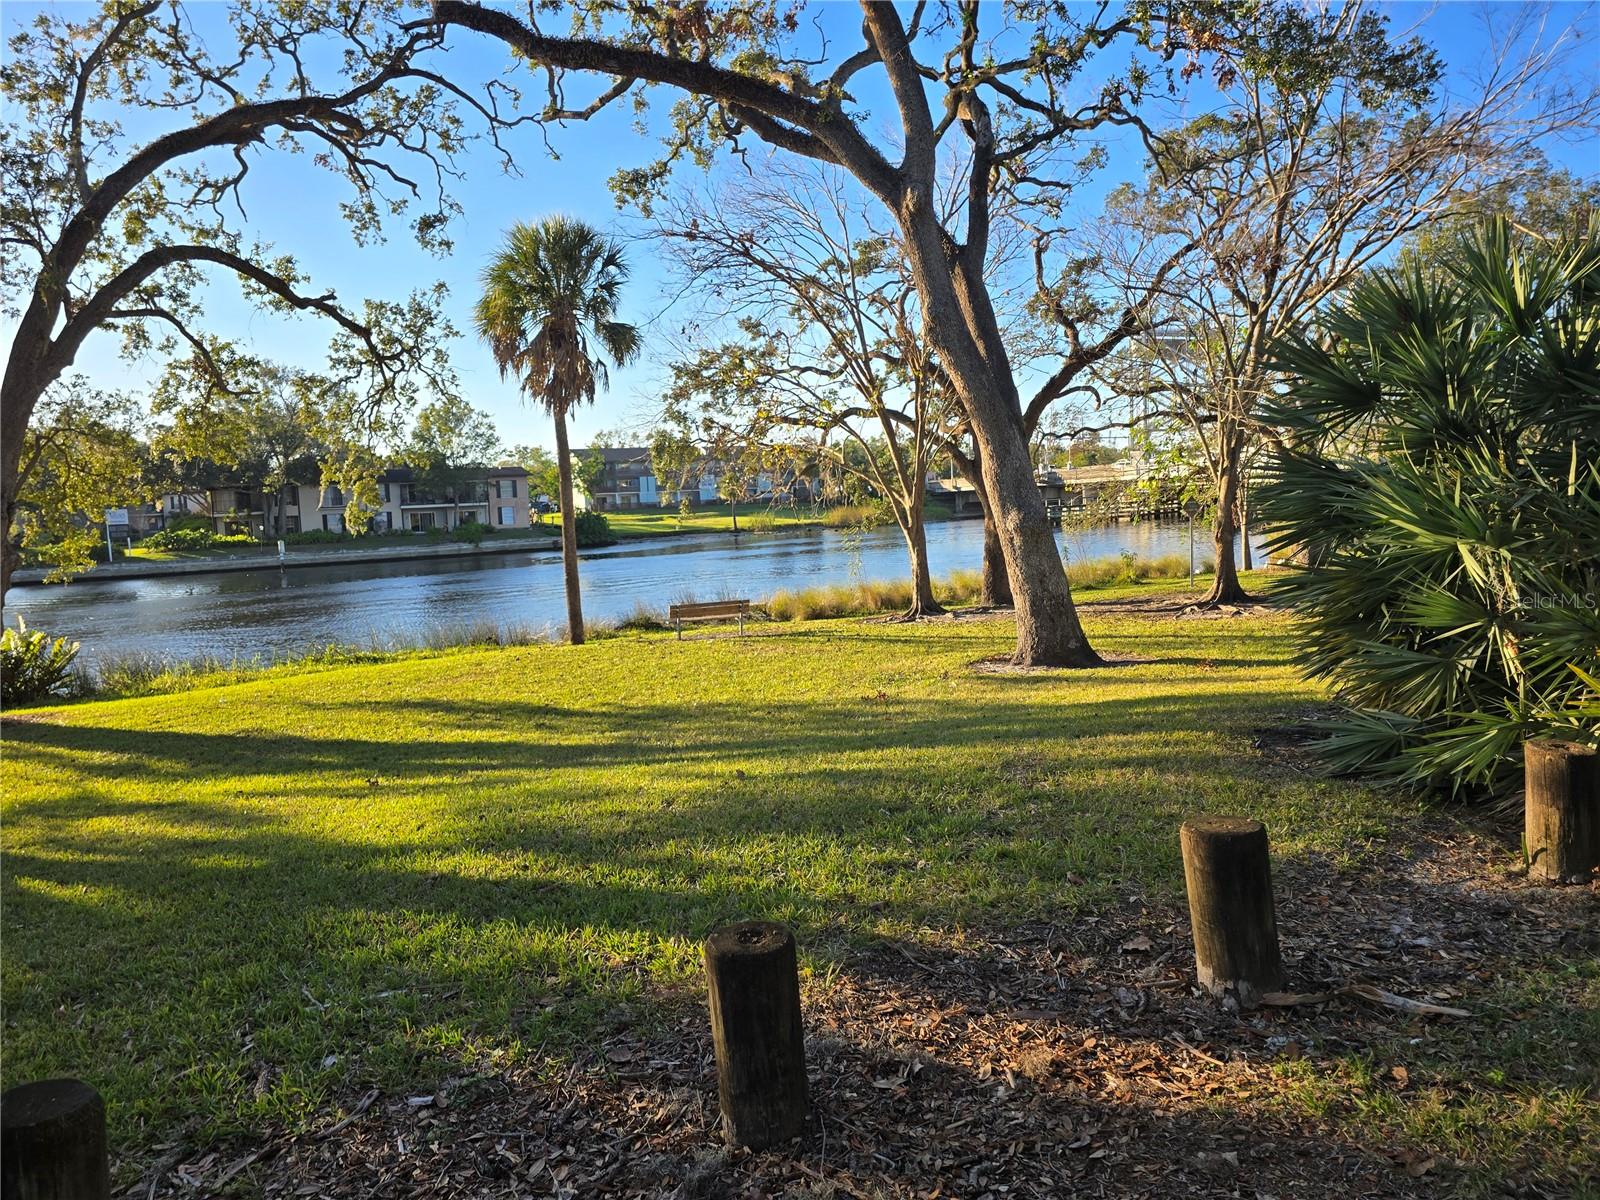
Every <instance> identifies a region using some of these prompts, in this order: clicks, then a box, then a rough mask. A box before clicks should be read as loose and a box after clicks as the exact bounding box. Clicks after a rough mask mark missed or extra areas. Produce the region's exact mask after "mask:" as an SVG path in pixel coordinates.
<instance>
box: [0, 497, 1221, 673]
mask: <svg viewBox="0 0 1600 1200" xmlns="http://www.w3.org/2000/svg"><path fill="white" fill-rule="evenodd" d="M1058 537H1059V538H1060V541H1061V544H1062V549H1063V550H1064V551H1065V553H1066V555H1067V557H1068V560H1069V561H1089V560H1092V559H1097V558H1107V557H1111V558H1114V557H1116V556H1117V555H1119V554H1121V553H1123V552H1124V551H1129V552H1132V553H1134V554H1136V555H1138V556H1139V557H1141V558H1155V557H1158V556H1160V555H1163V554H1185V555H1186V554H1187V553H1188V546H1189V541H1188V527H1187V525H1186V524H1183V523H1177V524H1166V523H1159V522H1149V521H1147V522H1140V523H1137V524H1132V523H1118V524H1115V525H1109V526H1104V527H1100V528H1094V529H1071V530H1065V531H1063V532H1061V533H1060V534H1059V535H1058ZM1195 537H1196V555H1197V558H1198V561H1199V562H1200V563H1201V564H1204V563H1205V561H1206V555H1207V553H1208V551H1209V546H1208V544H1207V541H1208V539H1207V538H1206V536H1205V532H1204V531H1203V530H1200V529H1196V532H1195ZM982 553H983V524H982V522H980V521H942V522H934V523H931V524H930V525H929V526H928V556H929V562H930V564H931V566H932V570H933V574H934V577H935V578H938V577H940V576H943V575H947V574H949V573H950V572H952V571H956V570H975V569H977V567H978V565H979V562H980V560H981V558H982ZM581 559H582V561H581V564H580V576H581V578H582V581H583V608H584V615H585V617H587V618H589V619H591V620H597V619H598V620H603V619H606V618H615V617H621V616H625V615H626V614H627V613H629V612H631V611H633V609H634V607H635V605H637V604H640V603H643V604H646V605H650V606H652V607H656V608H662V609H664V608H665V607H666V605H667V604H669V603H671V602H673V601H675V600H684V599H690V598H698V599H701V600H714V599H718V598H721V597H732V596H737V597H748V598H750V599H752V600H760V599H762V598H764V597H766V596H768V595H770V594H772V593H773V592H775V591H778V590H779V589H781V588H790V589H795V588H803V587H810V586H813V585H816V584H832V583H848V582H853V581H860V580H876V579H902V578H904V577H905V576H906V574H907V567H906V557H905V543H904V541H903V540H902V539H901V537H900V534H899V531H898V530H897V529H895V528H894V527H893V526H890V527H888V528H879V529H873V530H868V531H866V532H864V533H863V532H859V531H858V532H854V533H851V532H844V531H839V530H832V529H801V530H793V531H779V532H772V533H759V534H750V533H746V534H741V535H740V536H738V537H737V538H735V537H734V536H732V535H731V534H706V535H700V536H694V537H689V536H684V537H682V538H661V539H652V540H649V541H643V542H631V543H626V544H623V545H620V546H613V547H608V548H606V549H601V550H588V551H584V552H583V554H582V555H581ZM564 595H565V594H564V591H563V588H562V580H561V556H560V555H559V554H558V553H551V552H549V551H538V552H531V551H530V552H527V553H516V554H496V555H486V556H483V557H478V558H461V559H444V560H414V561H402V562H388V563H364V564H354V563H353V564H351V565H349V566H325V567H307V568H302V569H296V570H289V571H278V570H267V571H237V572H224V573H219V574H215V575H177V576H169V577H166V578H157V579H126V580H117V581H112V582H104V583H88V582H79V583H75V584H68V585H66V586H61V585H59V584H56V585H32V586H25V587H14V588H12V589H11V591H10V592H9V593H8V594H7V596H6V620H7V622H8V623H12V622H13V621H14V616H15V614H16V613H21V614H22V617H23V619H24V620H25V621H26V622H27V624H28V625H29V627H31V628H35V629H42V630H44V631H46V632H47V633H49V634H51V635H52V636H55V635H65V636H67V637H70V638H73V639H75V640H77V641H79V642H81V643H82V644H83V650H82V656H81V657H82V660H83V661H86V662H89V663H92V662H94V661H95V660H96V659H99V658H102V657H107V656H109V657H112V658H117V657H122V656H125V655H131V654H141V655H143V654H154V655H160V656H162V657H166V658H170V659H190V658H199V657H203V656H210V657H215V658H218V659H221V660H223V661H231V660H233V659H241V660H249V659H253V658H257V657H259V658H262V659H273V658H276V657H281V656H283V655H287V654H294V653H298V652H302V651H304V650H307V649H310V648H313V647H318V646H326V645H328V644H330V643H339V644H341V645H356V646H366V645H369V644H373V643H378V644H401V645H409V644H415V643H418V642H421V641H423V640H425V639H426V637H427V635H428V633H429V632H430V631H432V630H440V629H449V628H451V627H459V626H463V625H472V624H478V623H480V622H490V621H492V622H494V623H496V624H497V625H499V626H500V627H501V628H506V627H516V626H521V627H525V628H529V629H532V630H535V631H543V632H549V633H554V632H555V631H556V630H557V629H558V628H559V626H560V625H561V624H562V623H563V622H564V620H565V612H566V603H565V599H564Z"/></svg>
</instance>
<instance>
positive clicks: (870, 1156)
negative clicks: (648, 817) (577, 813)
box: [130, 828, 1600, 1200]
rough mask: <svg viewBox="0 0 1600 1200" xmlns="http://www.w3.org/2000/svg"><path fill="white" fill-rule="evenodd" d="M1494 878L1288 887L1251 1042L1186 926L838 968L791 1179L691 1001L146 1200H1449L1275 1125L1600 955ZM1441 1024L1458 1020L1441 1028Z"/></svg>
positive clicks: (1454, 853)
mask: <svg viewBox="0 0 1600 1200" xmlns="http://www.w3.org/2000/svg"><path fill="white" fill-rule="evenodd" d="M1503 855H1504V851H1503V848H1501V847H1499V846H1496V845H1495V844H1494V843H1493V842H1491V841H1489V840H1486V839H1484V838H1482V837H1480V836H1477V835H1474V834H1471V833H1468V832H1465V831H1462V830H1459V829H1451V830H1443V829H1442V828H1441V829H1435V830H1434V831H1432V832H1428V831H1423V832H1421V833H1419V834H1417V835H1416V837H1415V839H1414V841H1413V842H1412V843H1411V844H1409V845H1405V846H1395V847H1392V848H1391V849H1389V850H1387V851H1385V852H1383V853H1381V854H1380V855H1379V856H1378V861H1376V862H1365V863H1363V864H1362V866H1361V869H1360V870H1359V871H1355V872H1349V873H1344V872H1341V871H1339V870H1338V869H1337V868H1336V867H1335V866H1334V865H1332V864H1331V863H1329V862H1327V861H1321V860H1308V861H1298V862H1288V863H1281V864H1279V865H1278V867H1277V892H1278V896H1279V923H1280V927H1281V931H1282V937H1283V945H1284V954H1285V959H1286V962H1287V964H1288V966H1289V974H1290V978H1291V982H1292V983H1293V985H1294V986H1295V987H1296V988H1299V989H1303V990H1302V991H1301V992H1300V993H1299V995H1298V996H1296V997H1293V998H1292V999H1293V1000H1294V1003H1286V1004H1285V1006H1284V1007H1269V1008H1264V1009H1262V1010H1261V1011H1259V1012H1255V1013H1238V1012H1233V1011H1229V1010H1227V1009H1226V1008H1224V1007H1222V1006H1219V1005H1218V1004H1216V1003H1213V1002H1212V1001H1210V1000H1208V999H1206V998H1205V997H1203V996H1201V995H1199V994H1198V993H1197V992H1196V989H1195V987H1194V977H1193V969H1192V959H1191V956H1190V951H1189V944H1188V927H1187V923H1186V921H1185V920H1184V914H1183V909H1182V906H1181V902H1179V903H1177V904H1174V903H1170V902H1164V903H1161V904H1152V903H1146V902H1145V901H1144V900H1143V899H1142V898H1141V897H1138V896H1130V897H1126V903H1124V904H1123V905H1122V906H1120V907H1119V908H1117V909H1116V910H1115V911H1111V912H1103V913H1101V914H1098V915H1091V916H1088V917H1086V918H1082V919H1079V920H1076V921H1074V922H1073V923H1071V924H1070V925H1065V924H1063V925H1033V926H1028V927H1025V928H1017V929H1010V930H1005V931H989V932H987V933H978V932H973V931H970V930H969V931H964V932H961V933H953V932H949V931H944V932H936V931H927V932H926V933H925V934H924V936H923V937H921V938H919V939H917V940H916V941H915V942H911V943H900V942H896V943H883V944H879V945H877V946H875V947H872V948H869V949H868V950H866V951H860V950H857V951H854V952H848V953H845V952H841V954H842V967H841V970H840V971H839V972H838V973H837V974H836V975H832V976H830V978H829V979H828V980H827V981H824V980H822V979H820V978H817V979H813V980H811V981H810V982H809V983H808V985H807V988H806V994H805V1004H806V1019H807V1022H808V1059H809V1064H810V1069H811V1078H812V1099H813V1102H814V1108H815V1119H814V1121H813V1125H812V1130H811V1132H810V1134H809V1135H808V1136H807V1137H806V1138H804V1139H803V1140H802V1141H800V1142H799V1143H796V1144H795V1145H794V1146H792V1147H790V1148H788V1149H787V1150H785V1151H783V1152H768V1153H763V1154H749V1153H746V1152H742V1151H734V1152H729V1151H726V1150H724V1149H723V1148H722V1146H721V1143H720V1139H719V1132H718V1121H717V1111H716V1084H715V1072H714V1069H713V1064H712V1059H711V1045H710V1034H709V1029H708V1027H707V1021H706V1017H705V1014H704V1011H703V1007H702V1003H703V1001H701V1000H700V999H699V998H697V997H684V996H661V997H658V1002H659V1004H660V1005H661V1006H662V1009H663V1011H665V1012H667V1013H669V1014H672V1015H671V1017H670V1019H669V1020H668V1021H667V1022H666V1023H665V1024H664V1025H661V1026H656V1027H654V1029H653V1031H652V1032H651V1033H649V1034H648V1035H643V1034H636V1033H631V1032H626V1031H625V1032H623V1033H620V1034H618V1035H616V1036H613V1037H611V1038H609V1039H607V1040H604V1041H601V1042H598V1043H597V1044H595V1045H593V1046H590V1047H588V1048H587V1049H586V1050H584V1051H583V1052H581V1053H580V1054H579V1055H578V1056H577V1057H575V1058H570V1059H565V1060H562V1061H560V1062H559V1063H557V1062H555V1061H554V1060H551V1061H549V1062H546V1063H545V1064H542V1065H528V1066H519V1067H516V1068H513V1069H509V1070H506V1069H501V1070H483V1071H479V1072H475V1073H467V1074H464V1075H463V1076H462V1077H460V1078H458V1079H455V1080H453V1081H451V1082H450V1083H449V1084H448V1085H446V1086H445V1087H442V1088H439V1089H436V1090H434V1091H432V1092H428V1093H427V1094H424V1095H407V1094H403V1093H402V1094H396V1095H391V1096H383V1097H379V1096H377V1095H376V1094H373V1093H363V1094H358V1095H355V1096H352V1097H351V1098H350V1099H349V1101H348V1102H347V1104H346V1106H345V1108H344V1109H343V1110H342V1111H340V1112H333V1113H330V1114H329V1115H328V1118H327V1120H326V1121H325V1122H324V1124H323V1127H322V1129H321V1132H313V1133H309V1134H303V1135H298V1136H287V1135H280V1136H276V1137H264V1138H260V1139H257V1140H256V1141H254V1142H239V1143H237V1144H235V1145H232V1146H230V1147H228V1148H226V1149H224V1148H220V1147H211V1148H209V1149H208V1150H207V1151H206V1152H205V1153H203V1154H201V1153H196V1154H195V1155H194V1156H193V1158H192V1160H191V1161H176V1160H172V1159H170V1158H169V1159H166V1160H163V1161H162V1163H160V1164H158V1168H157V1169H155V1170H153V1171H152V1172H150V1173H149V1174H147V1175H146V1177H145V1178H144V1179H141V1180H140V1181H139V1183H138V1184H137V1185H136V1186H135V1188H134V1189H132V1190H131V1192H130V1194H133V1195H138V1196H147V1195H148V1196H152V1197H155V1196H166V1197H176V1196H184V1197H192V1196H197V1195H216V1194H219V1193H224V1194H225V1189H230V1188H231V1189H238V1190H239V1191H240V1192H241V1193H242V1194H249V1195H259V1196H263V1197H268V1198H273V1200H281V1198H289V1197H310V1196H328V1197H336V1198H339V1200H345V1198H351V1200H353V1198H356V1197H361V1198H366V1197H379V1196H396V1197H401V1196H404V1197H424V1198H428V1200H443V1198H446V1197H451V1198H458V1197H491V1196H493V1197H558V1198H563V1200H569V1198H577V1197H615V1198H618V1200H645V1198H650V1200H668V1198H670V1200H734V1198H739V1200H758V1198H762V1197H793V1198H797V1200H827V1198H843V1197H855V1198H859V1200H885V1198H889V1197H895V1198H901V1197H904V1198H907V1200H910V1198H913V1197H915V1198H919V1200H935V1198H944V1197H950V1198H965V1200H1002V1198H1004V1200H1011V1198H1041V1200H1043V1198H1051V1197H1065V1196H1095V1197H1150V1198H1152V1200H1153V1198H1164V1197H1202V1196H1237V1197H1253V1198H1256V1200H1269V1198H1277V1200H1307V1198H1313V1197H1334V1196H1338V1197H1346V1196H1355V1197H1388V1196H1415V1195H1419V1194H1423V1195H1438V1194H1444V1193H1441V1192H1440V1191H1438V1188H1439V1187H1440V1186H1441V1185H1440V1181H1441V1179H1442V1178H1445V1177H1448V1175H1449V1174H1450V1172H1451V1171H1452V1169H1453V1164H1451V1163H1450V1162H1449V1161H1448V1160H1447V1159H1446V1158H1444V1157H1442V1156H1441V1155H1440V1154H1438V1153H1437V1152H1436V1151H1435V1149H1434V1148H1430V1147H1427V1146H1410V1145H1367V1144H1363V1143H1362V1141H1361V1140H1360V1139H1355V1140H1352V1136H1351V1134H1350V1133H1349V1129H1350V1128H1351V1127H1350V1126H1349V1125H1345V1126H1340V1125H1339V1124H1338V1123H1337V1122H1336V1121H1335V1120H1334V1119H1332V1118H1321V1119H1319V1118H1317V1117H1314V1116H1312V1115H1310V1114H1309V1113H1308V1112H1307V1111H1306V1110H1305V1108H1304V1107H1303V1106H1300V1107H1297V1106H1295V1105H1292V1104H1285V1103H1274V1099H1275V1098H1276V1097H1277V1096H1278V1095H1279V1093H1280V1091H1281V1088H1282V1086H1283V1085H1282V1082H1281V1079H1280V1078H1279V1077H1278V1076H1277V1075H1276V1074H1275V1073H1274V1069H1273V1068H1274V1065H1275V1064H1279V1063H1284V1062H1296V1063H1298V1062H1300V1061H1301V1060H1307V1062H1308V1063H1309V1065H1312V1066H1315V1065H1316V1064H1325V1063H1328V1062H1329V1061H1330V1060H1332V1059H1334V1058H1336V1057H1337V1056H1340V1055H1343V1054H1346V1053H1350V1052H1360V1051H1365V1050H1367V1049H1369V1048H1371V1047H1373V1046H1375V1045H1379V1044H1384V1043H1388V1044H1394V1043H1396V1042H1397V1041H1399V1042H1402V1043H1403V1042H1404V1040H1405V1039H1410V1038H1415V1039H1420V1040H1422V1041H1426V1040H1427V1039H1428V1038H1429V1037H1430V1033H1431V1031H1432V1030H1433V1029H1434V1027H1435V1023H1436V1022H1440V1021H1458V1022H1465V1023H1467V1024H1468V1025H1469V1026H1470V1025H1471V1023H1472V1022H1474V1021H1478V1020H1480V1019H1481V1018H1479V1017H1475V1016H1472V1015H1470V1014H1472V1012H1473V998H1474V995H1475V994H1481V993H1482V992H1484V991H1485V990H1486V989H1487V988H1488V987H1489V985H1490V984H1491V983H1492V981H1493V980H1495V979H1496V978H1498V977H1500V976H1502V975H1503V974H1504V973H1506V972H1507V971H1508V970H1512V969H1514V968H1515V967H1516V966H1517V965H1519V964H1525V963H1533V962H1552V963H1554V962H1558V961H1560V960H1562V959H1564V958H1572V957H1576V956H1580V955H1591V956H1592V955H1593V954H1594V953H1596V951H1597V950H1600V935H1597V934H1596V932H1595V928H1596V921H1595V917H1596V914H1597V911H1600V896H1597V894H1596V892H1595V890H1594V889H1581V888H1580V889H1573V888H1568V889H1545V888H1536V887H1530V886H1527V885H1525V884H1523V883H1522V882H1521V881H1519V880H1516V879H1514V878H1509V877H1508V876H1507V875H1506V873H1505V871H1504V870H1503V863H1504V857H1503ZM1496 862H1498V863H1499V864H1500V866H1498V867H1497V866H1495V865H1492V864H1494V863H1496ZM1386 998H1387V999H1386ZM1280 999H1281V998H1280ZM1397 999H1398V1000H1399V1001H1402V1002H1403V1003H1401V1004H1400V1006H1399V1007H1396V1006H1395V1003H1394V1001H1395V1000H1397ZM1445 1001H1449V1002H1450V1003H1448V1004H1446V1003H1443V1002H1445ZM1418 1006H1421V1007H1418ZM1450 1011H1458V1012H1459V1011H1464V1012H1466V1013H1468V1014H1469V1015H1468V1016H1466V1017H1452V1016H1448V1015H1441V1014H1443V1013H1447V1012H1450ZM1484 1032H1485V1036H1487V1033H1488V1031H1487V1030H1485V1031H1484ZM1419 1057H1420V1056H1419ZM1379 1074H1380V1076H1381V1081H1382V1084H1383V1086H1385V1087H1389V1088H1392V1089H1393V1090H1394V1091H1395V1092H1396V1093H1397V1094H1403V1095H1405V1096H1411V1095H1413V1094H1414V1093H1416V1092H1417V1091H1418V1089H1419V1088H1420V1087H1424V1086H1428V1087H1433V1088H1435V1089H1437V1088H1440V1087H1446V1086H1448V1085H1447V1084H1445V1083H1444V1082H1443V1081H1442V1080H1440V1079H1429V1078H1426V1077H1425V1076H1424V1075H1423V1074H1422V1073H1421V1070H1420V1068H1419V1067H1418V1066H1417V1064H1416V1063H1415V1062H1411V1063H1409V1064H1405V1063H1398V1062H1396V1063H1392V1064H1381V1065H1380V1068H1379ZM1514 1173H1517V1174H1518V1175H1519V1182H1518V1183H1517V1185H1516V1188H1517V1192H1516V1194H1521V1195H1525V1196H1531V1197H1542V1196H1556V1195H1564V1194H1567V1193H1566V1192H1565V1191H1563V1190H1562V1188H1563V1184H1562V1181H1560V1180H1549V1179H1546V1178H1544V1177H1543V1176H1541V1174H1540V1167H1539V1163H1538V1160H1537V1147H1533V1153H1532V1154H1531V1155H1530V1159H1529V1161H1528V1162H1527V1163H1526V1164H1519V1165H1518V1166H1517V1169H1516V1172H1514Z"/></svg>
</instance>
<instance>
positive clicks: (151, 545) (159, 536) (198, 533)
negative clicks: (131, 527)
mask: <svg viewBox="0 0 1600 1200" xmlns="http://www.w3.org/2000/svg"><path fill="white" fill-rule="evenodd" d="M216 541H217V535H216V534H214V533H212V532H211V530H209V529H204V528H200V529H197V528H195V527H194V526H192V525H183V526H179V527H177V528H172V529H163V530H160V531H159V532H156V533H152V534H151V535H150V536H149V537H147V538H145V539H144V541H143V542H142V543H141V544H142V545H143V546H145V547H146V548H147V549H150V550H209V549H211V547H212V546H213V545H214V544H215V543H216Z"/></svg>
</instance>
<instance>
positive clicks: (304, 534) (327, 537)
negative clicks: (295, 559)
mask: <svg viewBox="0 0 1600 1200" xmlns="http://www.w3.org/2000/svg"><path fill="white" fill-rule="evenodd" d="M349 539H350V535H349V534H348V533H338V532H336V531H334V530H332V529H306V530H302V531H301V532H299V533H291V534H288V535H287V536H285V537H284V539H283V540H284V542H285V543H286V544H287V545H290V546H327V545H331V544H332V543H334V542H344V541H348V540H349Z"/></svg>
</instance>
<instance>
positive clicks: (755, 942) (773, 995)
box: [705, 921, 807, 1150]
mask: <svg viewBox="0 0 1600 1200" xmlns="http://www.w3.org/2000/svg"><path fill="white" fill-rule="evenodd" d="M705 960H706V983H707V986H708V988H709V991H710V1001H711V1041H712V1045H713V1047H714V1049H715V1051H716V1058H717V1092H718V1096H719V1098H720V1102H721V1106H722V1131H723V1135H724V1136H725V1137H726V1138H727V1140H728V1142H729V1144H730V1145H734V1146H748V1147H750V1148H751V1149H753V1150H760V1149H763V1148H765V1147H767V1146H773V1145H776V1144H778V1143H779V1142H786V1141H788V1140H789V1139H790V1138H793V1137H797V1136H799V1135H800V1134H801V1133H802V1132H803V1131H804V1129H805V1123H806V1112H807V1100H806V1057H805V1035H804V1033H803V1031H802V1029H801V1024H800V974H799V964H798V962H797V960H796V957H795V945H794V935H793V934H792V933H790V932H789V931H788V930H787V929H785V928H784V927H783V926H782V925H776V924H773V923H772V922H770V921H747V922H744V923H742V924H738V925H729V926H727V927H726V928H723V929H719V930H717V931H716V932H715V933H713V934H712V935H711V936H710V937H709V938H707V939H706V945H705Z"/></svg>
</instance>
